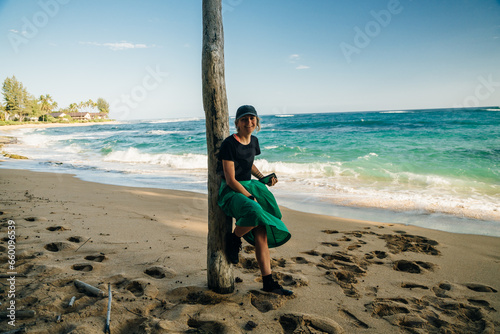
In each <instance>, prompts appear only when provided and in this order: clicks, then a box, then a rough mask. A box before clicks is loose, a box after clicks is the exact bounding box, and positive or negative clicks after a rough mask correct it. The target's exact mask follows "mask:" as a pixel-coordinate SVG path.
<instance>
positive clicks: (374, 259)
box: [365, 251, 389, 264]
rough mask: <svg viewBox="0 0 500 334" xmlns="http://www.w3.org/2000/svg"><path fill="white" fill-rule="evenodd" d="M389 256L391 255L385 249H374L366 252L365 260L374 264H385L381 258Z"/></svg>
mask: <svg viewBox="0 0 500 334" xmlns="http://www.w3.org/2000/svg"><path fill="white" fill-rule="evenodd" d="M388 256H389V255H388V254H387V253H386V252H384V251H373V252H370V253H366V254H365V260H367V261H368V262H370V263H374V264H384V262H383V261H380V260H383V259H385V258H387V257H388Z"/></svg>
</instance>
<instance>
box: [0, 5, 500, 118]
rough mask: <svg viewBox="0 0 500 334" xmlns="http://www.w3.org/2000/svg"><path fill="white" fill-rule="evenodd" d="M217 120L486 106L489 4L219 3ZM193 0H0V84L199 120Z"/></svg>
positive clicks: (114, 113)
mask: <svg viewBox="0 0 500 334" xmlns="http://www.w3.org/2000/svg"><path fill="white" fill-rule="evenodd" d="M222 2H223V7H224V15H223V16H224V31H225V60H226V85H227V93H228V102H229V108H230V114H234V111H235V110H236V108H237V107H238V106H239V105H241V104H253V105H255V106H256V108H257V110H258V111H260V112H261V113H262V114H290V113H307V112H340V111H365V110H400V109H418V108H446V107H458V106H478V105H479V106H491V105H500V66H499V65H500V1H499V0H476V1H472V0H442V1H440V0H413V1H412V0H384V1H379V0H349V1H347V0H344V1H340V0H337V1H335V0H317V1H305V0H301V1H298V0H286V1H285V0H273V1H269V0H267V1H265V0H223V1H222ZM201 14H202V13H201V0H175V1H174V0H163V1H161V0H156V1H152V0H150V1H148V0H144V1H131V0H121V1H115V0H109V1H100V0H86V1H83V0H37V1H28V0H10V1H2V0H0V50H1V51H0V64H1V65H0V80H2V81H3V80H4V79H5V78H6V77H10V76H12V75H15V76H16V77H17V79H18V80H20V81H21V82H22V83H23V84H24V85H25V86H26V87H27V89H28V91H29V92H30V93H32V94H33V95H35V96H39V95H41V94H51V95H52V96H53V98H54V99H55V100H56V101H57V102H58V103H59V105H60V106H61V107H66V106H68V105H69V104H70V103H72V102H79V101H86V100H88V99H93V100H96V99H97V98H98V97H103V98H105V99H106V100H107V101H108V102H109V103H110V104H111V117H113V118H117V119H147V118H177V117H203V116H204V113H203V105H202V87H201V45H202V15H201Z"/></svg>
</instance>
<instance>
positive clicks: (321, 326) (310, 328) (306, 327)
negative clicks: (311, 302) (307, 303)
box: [279, 313, 345, 334]
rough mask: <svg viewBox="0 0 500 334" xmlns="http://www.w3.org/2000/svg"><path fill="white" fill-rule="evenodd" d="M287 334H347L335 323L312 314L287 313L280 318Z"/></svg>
mask: <svg viewBox="0 0 500 334" xmlns="http://www.w3.org/2000/svg"><path fill="white" fill-rule="evenodd" d="M279 322H280V325H281V327H282V328H283V332H284V333H285V334H293V333H331V334H336V333H345V331H344V329H343V328H342V327H341V326H340V325H339V324H338V323H336V322H335V321H333V320H331V319H328V318H324V317H319V316H315V315H310V314H301V313H287V314H283V315H282V316H280V318H279Z"/></svg>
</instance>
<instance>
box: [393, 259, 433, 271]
mask: <svg viewBox="0 0 500 334" xmlns="http://www.w3.org/2000/svg"><path fill="white" fill-rule="evenodd" d="M435 267H436V265H434V264H432V263H429V262H424V261H408V260H398V261H395V262H394V265H393V267H392V268H393V269H394V270H396V271H403V272H406V273H411V274H420V273H421V272H422V271H425V270H429V271H434V268H435Z"/></svg>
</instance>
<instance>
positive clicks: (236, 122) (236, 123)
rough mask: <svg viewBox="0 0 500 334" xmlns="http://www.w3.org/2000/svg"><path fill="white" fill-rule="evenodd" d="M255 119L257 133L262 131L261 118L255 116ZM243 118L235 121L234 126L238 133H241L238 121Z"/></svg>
mask: <svg viewBox="0 0 500 334" xmlns="http://www.w3.org/2000/svg"><path fill="white" fill-rule="evenodd" d="M255 118H257V124H256V125H255V130H256V131H257V132H259V131H260V118H259V117H258V116H255ZM240 119H241V118H238V119H235V120H234V126H235V127H236V132H238V131H240V129H239V128H238V121H239V120H240Z"/></svg>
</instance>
